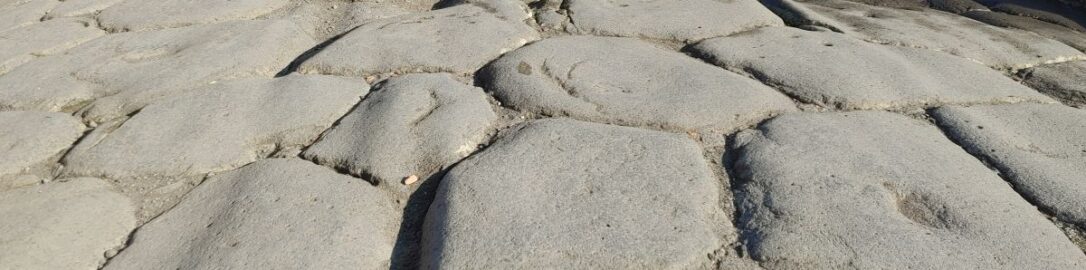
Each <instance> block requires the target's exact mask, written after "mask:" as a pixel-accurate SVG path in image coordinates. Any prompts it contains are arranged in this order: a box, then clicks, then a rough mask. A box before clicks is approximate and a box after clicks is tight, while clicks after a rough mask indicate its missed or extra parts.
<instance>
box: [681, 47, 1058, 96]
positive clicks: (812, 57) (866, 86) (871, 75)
mask: <svg viewBox="0 0 1086 270" xmlns="http://www.w3.org/2000/svg"><path fill="white" fill-rule="evenodd" d="M692 50H693V51H695V52H698V53H699V54H701V55H705V56H706V57H707V58H709V61H710V62H714V63H716V64H718V65H721V66H723V67H727V68H728V69H732V70H742V71H746V72H749V73H751V74H753V75H754V76H755V77H758V78H759V79H762V80H764V81H767V82H769V84H770V85H776V86H778V87H777V88H778V89H781V90H782V91H784V92H786V93H788V94H790V95H791V96H793V97H797V98H799V99H800V100H803V101H805V102H808V103H814V104H819V105H823V106H832V107H836V108H840V109H850V110H852V109H897V108H908V107H931V106H935V105H939V104H947V103H950V104H969V103H1008V102H1017V101H1023V100H1032V101H1042V102H1054V101H1053V100H1052V99H1050V98H1048V97H1046V96H1044V95H1042V94H1040V93H1037V92H1036V91H1033V90H1031V89H1029V88H1028V87H1025V86H1023V85H1021V84H1019V83H1018V82H1015V81H1014V80H1011V79H1010V78H1007V77H1006V76H1004V75H1003V74H1001V73H1000V72H997V71H995V70H992V69H990V68H988V67H986V66H984V65H981V64H978V63H976V62H973V61H969V60H967V59H963V58H959V57H954V56H951V55H947V54H943V53H939V52H934V51H929V50H924V49H916V48H906V47H897V46H886V45H879V44H872V43H869V42H865V41H862V40H858V39H854V38H852V37H849V36H846V35H842V34H838V33H833V32H811V31H804V30H799V29H796V28H784V27H773V28H763V29H759V30H755V31H751V32H747V33H742V34H738V35H733V36H729V37H724V38H715V39H710V40H706V41H703V42H701V43H698V44H696V45H695V46H694V47H693V48H692Z"/></svg>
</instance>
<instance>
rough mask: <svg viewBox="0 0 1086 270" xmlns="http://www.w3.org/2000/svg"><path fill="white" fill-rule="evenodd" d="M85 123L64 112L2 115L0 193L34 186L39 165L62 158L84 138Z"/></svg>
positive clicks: (18, 112)
mask: <svg viewBox="0 0 1086 270" xmlns="http://www.w3.org/2000/svg"><path fill="white" fill-rule="evenodd" d="M83 128H84V126H83V123H80V122H79V119H76V118H75V117H72V116H70V115H66V114H63V113H50V112H23V111H13V112H0V149H4V150H3V151H0V191H3V190H5V189H9V188H12V187H16V186H22V185H26V184H33V182H37V181H39V180H40V179H38V176H24V177H18V176H20V175H33V174H34V173H41V172H34V171H33V170H34V168H33V167H35V166H39V165H42V164H41V163H43V162H48V161H50V160H53V161H55V160H56V159H59V157H56V156H57V155H59V154H60V152H61V151H63V150H64V149H67V148H68V147H71V146H72V144H73V143H75V141H76V140H78V139H79V137H81V136H83Z"/></svg>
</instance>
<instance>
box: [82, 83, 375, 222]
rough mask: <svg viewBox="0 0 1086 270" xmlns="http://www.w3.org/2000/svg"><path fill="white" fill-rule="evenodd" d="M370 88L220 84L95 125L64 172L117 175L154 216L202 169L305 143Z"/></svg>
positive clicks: (361, 85) (226, 165)
mask: <svg viewBox="0 0 1086 270" xmlns="http://www.w3.org/2000/svg"><path fill="white" fill-rule="evenodd" d="M367 90H368V86H367V85H366V84H365V82H362V81H361V79H348V78H337V77H328V76H301V75H294V76H287V77H283V78H279V79H245V80H237V81H230V82H222V83H217V84H214V85H210V86H208V87H206V88H204V89H200V90H197V91H192V92H189V93H186V94H182V95H178V96H176V97H174V98H171V99H168V100H163V101H161V102H157V103H155V104H152V105H150V106H147V107H146V108H143V110H141V111H140V112H139V113H138V114H136V115H135V116H133V117H131V119H127V121H115V122H112V123H108V124H104V125H102V126H99V127H98V128H97V129H95V130H94V131H93V132H91V133H90V134H89V135H87V138H85V139H83V140H82V141H81V142H80V143H79V144H78V145H76V146H75V148H74V149H72V151H71V152H70V153H69V154H68V156H66V157H65V158H64V160H63V161H64V163H65V164H66V165H67V166H66V167H65V171H64V174H65V175H78V176H97V177H103V178H108V179H115V180H117V182H118V186H119V187H120V188H121V190H122V191H124V192H125V193H126V194H129V195H130V196H133V197H137V198H142V199H141V207H142V208H141V212H140V216H141V217H151V216H154V215H155V214H156V213H157V212H158V211H160V210H163V207H168V206H169V205H170V204H172V203H173V202H175V201H176V195H178V194H177V193H180V194H183V191H185V190H187V189H188V187H187V186H191V185H193V184H195V183H194V182H190V181H199V180H200V178H202V177H203V175H204V174H207V173H210V172H220V171H225V170H230V169H234V168H237V167H240V166H242V165H245V164H247V163H250V162H253V161H255V160H257V159H258V158H261V157H266V156H268V155H269V154H272V153H273V152H274V151H276V150H282V149H291V148H300V147H302V146H305V145H309V144H310V143H312V142H313V141H315V140H316V139H317V137H318V136H320V133H321V132H323V131H324V130H325V129H327V128H328V127H330V126H331V125H332V123H334V122H335V121H336V120H337V119H339V118H340V117H341V116H343V115H344V114H346V113H347V111H349V110H350V108H351V106H353V105H354V104H355V103H356V102H358V100H359V99H360V97H361V96H362V95H365V94H366V92H367ZM190 178H195V179H190ZM175 191H176V192H175ZM160 195H161V196H160Z"/></svg>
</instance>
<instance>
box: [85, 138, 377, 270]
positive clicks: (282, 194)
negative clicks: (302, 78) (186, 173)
mask: <svg viewBox="0 0 1086 270" xmlns="http://www.w3.org/2000/svg"><path fill="white" fill-rule="evenodd" d="M394 210H395V208H394V204H393V203H392V201H391V200H389V199H387V198H386V196H385V195H384V194H382V193H381V192H380V190H378V189H376V188H374V187H373V186H370V185H369V184H368V183H366V182H364V181H361V180H358V179H355V178H351V177H348V176H345V175H339V174H336V173H335V172H334V171H332V170H331V169H328V168H324V167H321V166H318V165H314V164H312V163H309V162H306V161H303V160H297V159H270V160H262V161H258V162H256V163H253V164H251V165H248V166H245V167H243V168H241V169H238V170H236V171H231V172H228V173H224V174H221V175H217V176H215V177H212V178H211V179H208V180H207V181H206V182H205V183H203V184H201V185H200V186H199V187H197V188H196V189H194V190H193V191H192V192H191V193H190V194H189V195H188V196H186V197H185V199H184V200H183V201H182V202H181V203H179V204H178V205H177V207H175V208H173V209H171V210H170V211H169V212H166V213H165V214H163V215H162V216H161V217H159V218H156V219H155V220H154V221H152V222H150V223H148V224H147V225H144V226H143V227H140V230H139V231H138V232H136V233H135V234H134V235H133V237H132V238H133V240H132V244H131V245H130V246H129V247H128V248H126V249H125V250H124V251H123V252H121V253H120V254H118V255H117V257H115V258H113V260H111V261H110V263H109V265H108V266H107V267H106V268H105V269H107V270H117V269H303V268H311V269H379V268H387V267H388V260H389V258H390V257H391V255H392V245H393V241H394V239H395V233H396V227H395V226H396V222H397V220H398V213H396V211H394Z"/></svg>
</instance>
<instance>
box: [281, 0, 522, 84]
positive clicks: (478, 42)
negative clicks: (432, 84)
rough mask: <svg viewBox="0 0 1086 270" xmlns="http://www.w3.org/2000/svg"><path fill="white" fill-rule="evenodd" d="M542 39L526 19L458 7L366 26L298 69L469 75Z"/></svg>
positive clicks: (339, 72) (337, 71)
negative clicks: (500, 56)
mask: <svg viewBox="0 0 1086 270" xmlns="http://www.w3.org/2000/svg"><path fill="white" fill-rule="evenodd" d="M538 38H539V33H537V32H536V31H535V30H534V29H532V28H531V27H529V26H528V25H527V24H526V23H525V22H523V21H521V20H516V19H515V18H507V17H503V16H499V14H496V13H492V12H490V11H488V10H487V9H485V8H483V7H480V6H477V5H458V6H453V7H449V8H444V9H439V10H434V11H429V12H423V13H416V14H409V15H403V16H397V17H393V18H388V19H382V20H376V21H372V22H369V23H366V24H363V25H362V26H359V27H358V28H355V29H354V30H352V31H351V32H349V33H347V34H346V35H344V36H343V37H342V38H340V39H338V40H336V41H335V42H334V43H332V44H331V45H329V46H328V47H326V48H324V49H323V50H321V51H320V52H319V53H317V54H316V55H314V56H313V57H312V58H310V59H309V60H307V61H305V63H303V64H302V65H301V67H300V68H299V71H301V72H303V73H321V74H335V75H351V76H362V75H370V74H375V73H386V72H410V71H426V72H450V73H457V74H465V73H471V72H474V71H475V70H476V69H478V68H479V67H481V66H483V65H484V64H486V63H487V62H489V61H490V60H493V59H494V58H497V57H498V56H499V55H501V54H502V53H505V52H506V51H509V50H512V49H514V48H517V47H520V46H521V45H524V44H525V43H528V42H529V41H532V40H536V39H538Z"/></svg>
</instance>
